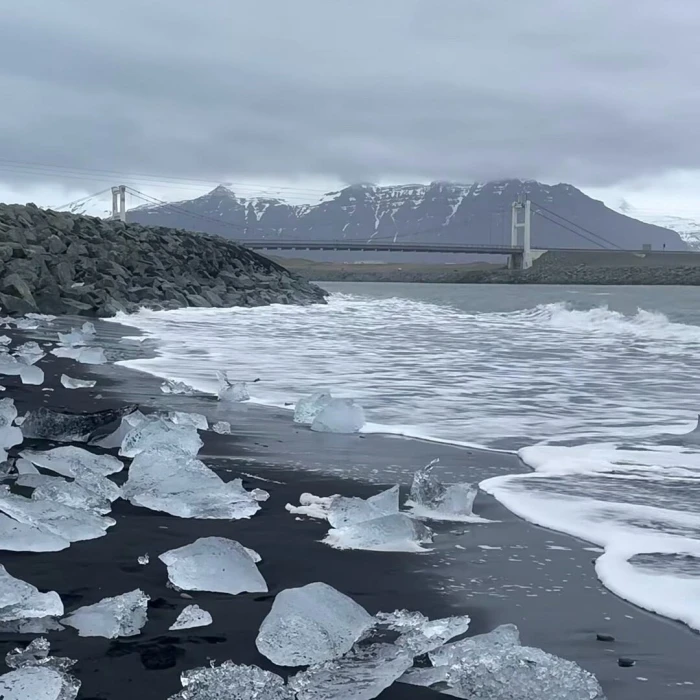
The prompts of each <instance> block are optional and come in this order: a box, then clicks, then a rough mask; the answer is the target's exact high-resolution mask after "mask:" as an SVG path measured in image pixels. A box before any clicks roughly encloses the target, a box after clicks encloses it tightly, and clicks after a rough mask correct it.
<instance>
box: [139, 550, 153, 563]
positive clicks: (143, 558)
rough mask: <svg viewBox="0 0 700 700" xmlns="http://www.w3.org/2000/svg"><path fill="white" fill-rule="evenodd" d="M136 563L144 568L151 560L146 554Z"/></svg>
mask: <svg viewBox="0 0 700 700" xmlns="http://www.w3.org/2000/svg"><path fill="white" fill-rule="evenodd" d="M136 561H138V563H139V564H141V566H146V564H148V562H149V561H151V560H150V558H149V556H148V552H147V553H146V554H142V555H141V556H140V557H139V558H138V559H137V560H136Z"/></svg>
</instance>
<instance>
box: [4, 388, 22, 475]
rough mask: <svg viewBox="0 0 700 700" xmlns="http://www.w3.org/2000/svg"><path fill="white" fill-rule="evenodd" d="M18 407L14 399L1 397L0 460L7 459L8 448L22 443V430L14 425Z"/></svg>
mask: <svg viewBox="0 0 700 700" xmlns="http://www.w3.org/2000/svg"><path fill="white" fill-rule="evenodd" d="M15 418H17V409H16V408H15V402H14V401H13V400H12V399H0V462H4V461H5V460H6V459H7V453H6V450H8V449H9V448H10V447H14V446H15V445H20V444H21V443H22V431H21V430H20V429H19V428H18V427H17V426H16V425H13V424H12V423H13V421H14V420H15Z"/></svg>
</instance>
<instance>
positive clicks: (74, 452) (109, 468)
mask: <svg viewBox="0 0 700 700" xmlns="http://www.w3.org/2000/svg"><path fill="white" fill-rule="evenodd" d="M25 431H26V428H25ZM20 456H22V457H24V458H25V459H28V460H29V461H30V462H31V463H32V464H35V465H36V466H37V467H41V468H42V469H49V470H50V471H52V472H56V474H61V475H62V476H68V477H73V478H80V477H81V476H82V475H83V474H85V473H91V474H98V475H100V476H107V475H108V474H116V473H117V472H120V471H121V470H122V469H123V468H124V463H123V462H122V461H121V460H120V459H117V458H116V457H113V456H112V455H96V454H93V453H92V452H90V451H88V450H85V449H83V448H82V447H74V446H73V445H66V446H65V447H54V448H53V449H52V450H46V452H35V451H34V450H24V451H23V452H20Z"/></svg>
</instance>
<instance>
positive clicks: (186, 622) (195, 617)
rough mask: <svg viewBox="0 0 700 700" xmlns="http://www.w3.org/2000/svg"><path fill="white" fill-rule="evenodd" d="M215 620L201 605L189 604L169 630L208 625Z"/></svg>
mask: <svg viewBox="0 0 700 700" xmlns="http://www.w3.org/2000/svg"><path fill="white" fill-rule="evenodd" d="M212 622H214V620H213V619H212V617H211V615H210V614H209V613H208V612H207V611H206V610H202V608H200V607H199V605H188V606H187V607H186V608H185V609H184V610H183V611H182V612H181V613H180V614H179V615H178V616H177V620H175V622H173V624H172V625H170V627H168V629H169V630H187V629H192V628H193V627H206V626H207V625H211V623H212Z"/></svg>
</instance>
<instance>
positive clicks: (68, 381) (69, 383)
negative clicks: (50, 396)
mask: <svg viewBox="0 0 700 700" xmlns="http://www.w3.org/2000/svg"><path fill="white" fill-rule="evenodd" d="M95 384H97V382H96V381H95V380H94V379H74V378H73V377H69V376H68V375H67V374H62V375H61V385H62V386H64V387H65V388H66V389H91V388H92V387H93V386H95Z"/></svg>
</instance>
